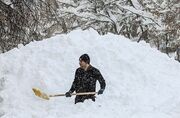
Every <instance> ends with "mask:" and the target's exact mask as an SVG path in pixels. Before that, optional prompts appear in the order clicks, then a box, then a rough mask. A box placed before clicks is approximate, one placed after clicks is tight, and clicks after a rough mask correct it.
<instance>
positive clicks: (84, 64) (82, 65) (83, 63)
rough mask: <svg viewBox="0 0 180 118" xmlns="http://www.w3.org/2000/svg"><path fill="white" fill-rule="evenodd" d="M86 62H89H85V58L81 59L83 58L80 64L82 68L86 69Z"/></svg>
mask: <svg viewBox="0 0 180 118" xmlns="http://www.w3.org/2000/svg"><path fill="white" fill-rule="evenodd" d="M86 64H87V63H86V62H84V61H83V60H81V59H80V60H79V65H80V67H81V68H83V69H85V68H86Z"/></svg>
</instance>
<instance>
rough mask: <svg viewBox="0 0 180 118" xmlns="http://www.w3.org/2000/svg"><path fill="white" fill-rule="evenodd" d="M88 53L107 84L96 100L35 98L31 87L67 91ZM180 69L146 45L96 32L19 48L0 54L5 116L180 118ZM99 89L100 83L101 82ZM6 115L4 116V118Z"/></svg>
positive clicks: (38, 117) (47, 90) (48, 40)
mask: <svg viewBox="0 0 180 118" xmlns="http://www.w3.org/2000/svg"><path fill="white" fill-rule="evenodd" d="M83 53H88V54H89V55H90V57H91V64H92V65H93V66H95V67H97V68H98V69H99V70H100V71H101V73H102V75H103V76H104V78H105V80H106V84H107V87H106V90H105V92H104V94H103V95H99V96H97V99H96V102H92V101H90V100H86V101H85V102H84V103H79V104H76V105H75V104H74V97H71V98H66V97H56V98H51V99H50V100H49V101H46V100H43V99H40V98H38V97H36V96H35V95H34V94H33V92H32V88H33V87H38V88H40V89H41V90H43V91H44V92H46V93H48V94H57V93H64V92H66V91H68V90H69V88H70V86H71V84H72V81H73V79H74V73H75V70H76V68H78V67H79V62H78V59H79V56H80V55H81V54H83ZM179 70H180V65H179V63H178V62H176V61H174V60H173V59H170V58H168V57H167V56H166V55H165V54H162V53H160V52H159V51H157V50H156V49H153V48H150V46H149V45H148V44H146V43H144V42H141V43H139V44H137V43H135V42H131V41H130V40H128V39H126V38H125V37H123V36H119V35H113V34H107V35H104V36H100V35H99V34H98V33H97V32H96V31H94V30H93V29H90V30H86V31H82V30H75V31H72V32H70V33H69V34H66V35H65V34H64V35H57V36H54V37H52V38H49V39H46V40H43V41H39V42H32V43H30V44H28V45H26V46H22V45H20V46H19V47H18V48H16V49H13V50H11V51H9V52H7V53H4V54H0V80H1V81H0V84H1V87H0V89H1V97H2V98H1V99H0V103H1V108H0V110H1V112H0V115H1V114H2V118H84V117H86V118H179V117H180V73H179ZM97 86H98V87H97V90H98V89H99V84H98V83H97ZM3 114H4V115H3Z"/></svg>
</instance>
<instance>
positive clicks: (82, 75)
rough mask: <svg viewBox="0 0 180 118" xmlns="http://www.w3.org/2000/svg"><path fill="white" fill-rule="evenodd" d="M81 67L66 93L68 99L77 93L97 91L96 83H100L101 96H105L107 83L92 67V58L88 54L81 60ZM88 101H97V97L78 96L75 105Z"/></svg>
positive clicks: (82, 56)
mask: <svg viewBox="0 0 180 118" xmlns="http://www.w3.org/2000/svg"><path fill="white" fill-rule="evenodd" d="M79 65H80V67H79V68H78V69H77V70H76V73H75V79H74V81H73V84H72V86H71V88H70V90H69V91H68V92H66V97H71V94H72V93H73V92H74V91H75V92H76V93H83V92H95V91H96V81H97V80H98V81H99V83H100V90H99V91H98V95H99V94H103V91H104V89H105V86H106V83H105V80H104V78H103V76H102V75H101V73H100V71H99V70H98V69H96V68H95V67H93V66H91V65H90V58H89V56H88V54H83V55H81V56H80V58H79ZM86 99H91V100H92V101H95V95H77V96H76V98H75V104H76V103H78V102H84V100H86Z"/></svg>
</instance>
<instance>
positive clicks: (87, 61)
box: [79, 54, 90, 64]
mask: <svg viewBox="0 0 180 118" xmlns="http://www.w3.org/2000/svg"><path fill="white" fill-rule="evenodd" d="M79 60H82V61H84V62H86V63H88V64H90V57H89V55H88V54H83V55H81V56H80V57H79Z"/></svg>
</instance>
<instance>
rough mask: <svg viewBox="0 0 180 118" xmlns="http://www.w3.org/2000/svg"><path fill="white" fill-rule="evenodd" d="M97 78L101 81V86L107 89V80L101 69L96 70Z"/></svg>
mask: <svg viewBox="0 0 180 118" xmlns="http://www.w3.org/2000/svg"><path fill="white" fill-rule="evenodd" d="M96 78H97V80H98V81H99V84H100V87H101V89H105V87H106V82H105V80H104V78H103V76H102V75H101V73H100V71H99V70H96Z"/></svg>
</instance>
